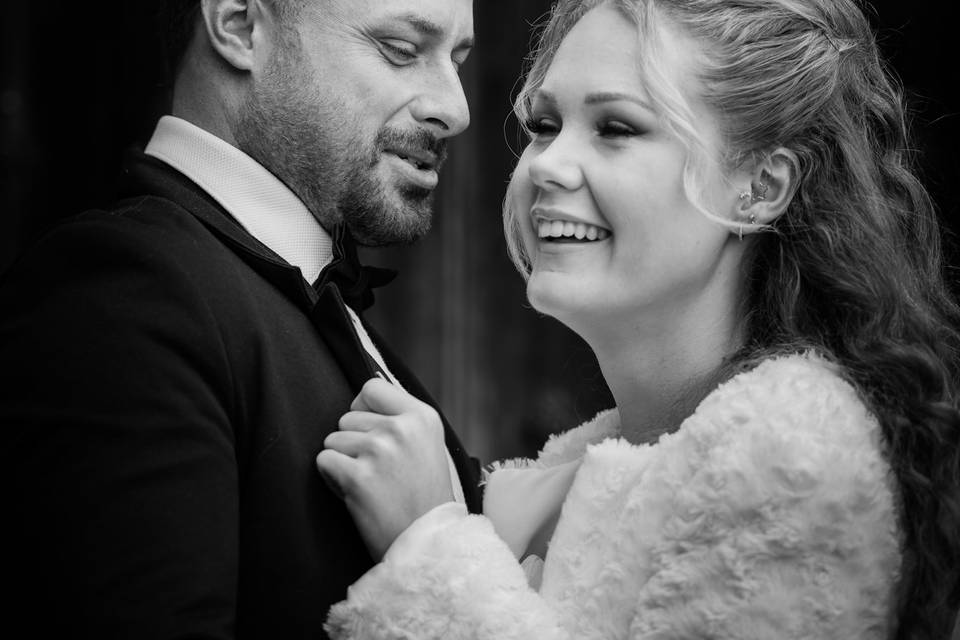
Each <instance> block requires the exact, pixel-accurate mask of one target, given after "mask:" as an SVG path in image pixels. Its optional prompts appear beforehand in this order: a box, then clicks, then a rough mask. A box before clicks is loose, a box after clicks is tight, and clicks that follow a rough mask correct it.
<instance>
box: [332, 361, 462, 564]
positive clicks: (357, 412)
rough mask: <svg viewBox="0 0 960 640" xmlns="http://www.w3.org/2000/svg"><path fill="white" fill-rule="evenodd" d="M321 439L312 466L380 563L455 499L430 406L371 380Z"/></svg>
mask: <svg viewBox="0 0 960 640" xmlns="http://www.w3.org/2000/svg"><path fill="white" fill-rule="evenodd" d="M350 409H351V410H350V412H348V413H346V414H344V415H343V417H341V418H340V430H339V431H335V432H333V433H331V434H330V435H328V436H327V438H326V440H324V443H323V444H324V446H325V447H326V449H324V450H323V451H321V452H320V454H319V455H318V456H317V469H319V470H320V474H321V475H322V476H323V478H324V480H326V481H327V484H328V485H329V486H330V487H331V489H333V490H334V491H335V492H337V493H338V494H339V495H340V496H341V497H343V499H344V501H345V502H346V505H347V509H348V510H349V511H350V515H351V516H353V520H354V522H355V523H356V525H357V528H358V529H359V530H360V533H361V535H362V536H363V539H364V542H366V544H367V549H368V550H369V551H370V554H371V555H372V556H373V558H374V559H375V560H380V559H382V558H383V555H384V554H385V553H386V551H387V549H389V548H390V545H391V544H393V541H394V540H395V539H396V538H397V536H398V535H400V534H401V533H402V532H403V531H404V530H405V529H406V528H407V527H408V526H410V524H411V523H412V522H413V521H414V520H416V519H417V518H419V517H420V516H421V515H423V514H424V513H426V512H427V511H429V510H431V509H433V508H434V507H436V506H437V505H440V504H443V503H444V502H449V501H451V500H453V489H452V487H451V480H450V470H449V463H448V461H447V450H446V446H445V445H444V442H443V423H442V422H441V421H440V416H439V415H438V414H437V412H436V411H435V410H434V409H433V407H431V406H429V405H427V404H425V403H423V402H421V401H420V400H418V399H416V398H414V397H413V396H411V395H410V394H408V393H407V392H405V391H403V390H402V389H400V388H399V387H397V386H395V385H392V384H390V383H389V382H387V381H386V380H382V379H380V378H373V379H371V380H368V381H367V383H366V384H364V385H363V389H361V390H360V393H359V394H358V395H357V397H356V398H354V400H353V403H352V404H351V405H350Z"/></svg>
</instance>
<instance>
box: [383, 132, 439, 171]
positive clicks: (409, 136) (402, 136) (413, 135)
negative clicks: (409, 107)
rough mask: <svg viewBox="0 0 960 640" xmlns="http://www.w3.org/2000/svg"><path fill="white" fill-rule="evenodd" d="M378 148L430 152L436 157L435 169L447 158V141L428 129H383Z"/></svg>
mask: <svg viewBox="0 0 960 640" xmlns="http://www.w3.org/2000/svg"><path fill="white" fill-rule="evenodd" d="M376 148H377V149H378V150H380V151H382V150H384V149H408V150H417V151H426V152H429V153H430V154H432V155H433V156H434V157H435V158H436V165H435V166H434V169H435V170H439V169H440V167H441V166H442V165H443V163H444V162H445V161H446V159H447V141H446V140H444V139H442V138H438V137H436V136H435V135H433V134H432V133H430V132H429V131H427V130H426V129H415V130H413V131H404V130H401V129H381V130H380V133H378V134H377V139H376Z"/></svg>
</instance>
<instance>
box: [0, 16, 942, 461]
mask: <svg viewBox="0 0 960 640" xmlns="http://www.w3.org/2000/svg"><path fill="white" fill-rule="evenodd" d="M156 4H157V3H155V2H135V1H130V2H119V3H118V2H103V3H100V2H91V3H82V4H74V3H70V4H67V3H63V2H52V3H51V2H36V3H29V2H12V3H8V4H7V6H5V7H4V16H3V21H2V27H0V28H2V44H0V46H2V48H3V49H2V51H3V53H2V59H0V60H2V63H0V67H2V68H0V78H2V85H0V166H2V186H0V271H3V270H4V269H5V268H6V267H7V266H8V265H9V264H10V263H11V261H13V260H14V259H15V256H16V255H17V253H18V252H19V251H20V250H22V249H23V247H24V246H25V245H27V244H28V243H29V242H30V241H31V240H32V239H33V238H35V237H36V235H37V234H38V233H40V232H41V231H42V230H43V229H44V228H45V227H47V226H48V225H49V224H51V223H52V222H54V221H56V220H58V219H60V218H62V217H63V216H67V215H70V214H73V213H76V212H79V211H81V210H83V209H85V208H90V207H95V206H98V205H104V204H107V203H109V202H110V200H111V198H112V196H113V193H114V189H115V187H116V184H117V177H118V174H119V165H120V158H121V154H122V151H123V149H124V148H125V147H127V146H129V145H131V144H138V145H143V144H145V142H146V140H147V139H148V138H149V135H150V133H151V131H152V128H153V125H154V123H155V121H156V119H157V117H159V115H160V114H161V113H162V111H163V106H162V105H163V95H164V92H163V85H162V76H163V74H162V67H161V60H160V56H159V53H158V51H159V45H158V39H157V29H156V26H155V23H154V21H153V18H152V12H153V11H154V8H155V6H156ZM549 4H550V3H549V0H481V1H480V2H477V3H476V5H475V7H476V9H475V28H476V33H477V48H476V50H475V51H474V54H473V55H472V56H471V58H470V60H469V61H468V62H467V64H466V65H465V66H464V69H463V79H464V85H465V89H466V92H467V98H468V100H469V102H470V105H471V113H472V122H473V123H472V125H471V127H470V129H469V130H468V132H467V133H465V134H463V135H462V136H460V137H459V138H457V139H456V140H455V141H454V143H453V144H452V145H451V154H450V160H449V162H448V164H447V167H446V170H445V174H444V176H443V179H442V180H441V189H440V191H439V193H438V200H437V216H436V222H435V225H434V230H433V231H432V232H431V234H430V236H429V237H428V238H426V239H425V240H423V241H421V242H420V243H419V244H418V245H417V246H415V247H412V248H404V249H390V250H379V251H367V252H366V255H365V259H367V260H368V261H369V262H373V263H377V264H381V265H385V266H391V267H394V268H399V269H400V270H401V276H400V278H398V280H397V281H396V282H395V283H394V284H393V285H392V286H391V287H390V288H388V289H386V290H381V292H380V293H378V303H377V305H376V306H375V307H374V308H373V309H372V310H371V312H370V318H371V320H372V321H373V322H374V324H375V325H376V326H377V327H378V328H380V329H381V331H382V333H384V334H385V335H386V336H387V338H388V339H389V340H390V341H391V343H392V344H393V346H394V347H395V348H396V350H397V351H399V352H400V353H401V354H403V355H404V356H405V357H406V358H407V360H408V362H409V363H410V365H411V366H412V368H413V369H414V370H415V371H417V372H418V373H419V374H420V376H421V378H422V379H423V381H424V383H425V384H426V386H427V388H429V389H430V390H431V391H432V392H433V393H434V395H435V396H436V397H437V398H438V400H439V401H440V403H441V405H442V406H443V407H444V409H445V412H446V413H447V415H448V416H449V418H450V419H451V422H452V423H453V424H454V425H455V426H456V427H457V428H458V430H459V431H460V433H461V434H462V435H463V437H464V440H465V441H466V444H467V446H468V448H469V449H470V450H471V452H472V453H474V455H478V456H479V457H481V458H482V459H483V460H484V461H489V460H491V459H494V458H500V457H504V456H516V455H529V454H531V453H533V452H535V451H536V450H537V449H538V448H539V447H540V445H541V444H542V442H543V440H544V438H545V437H546V435H547V434H548V433H551V432H554V431H557V430H560V429H563V428H568V427H570V426H573V425H574V424H576V423H578V422H580V421H582V420H584V419H587V418H589V417H591V416H592V415H593V414H594V413H595V412H596V411H597V410H598V409H600V408H603V407H606V406H610V404H611V402H612V401H611V400H610V397H609V393H608V391H607V390H606V387H605V385H604V383H603V381H602V379H601V378H600V374H599V372H598V370H597V366H596V362H595V360H594V359H593V356H592V355H591V353H590V351H589V350H588V349H587V347H586V346H585V345H584V344H583V343H582V342H581V341H580V340H579V339H578V338H576V336H574V335H573V334H572V333H570V332H569V331H567V330H566V329H565V328H564V327H562V326H561V325H560V324H559V323H557V322H556V321H554V320H552V319H550V318H544V317H540V316H539V315H538V314H537V313H535V312H534V311H532V310H531V309H530V308H529V306H528V305H527V304H526V302H525V299H524V293H523V283H522V281H521V279H520V277H519V275H517V274H516V272H515V271H514V270H513V267H512V265H511V264H510V262H509V260H508V259H507V256H506V251H505V249H504V244H503V239H502V235H501V226H500V204H501V200H502V198H503V191H504V187H505V184H506V180H507V176H508V174H509V172H510V169H511V167H512V165H513V163H514V160H515V153H516V152H517V151H518V150H519V148H520V141H521V138H520V136H519V134H518V132H517V127H516V123H515V121H514V120H513V119H512V117H511V116H510V100H511V98H512V97H513V95H515V91H516V89H517V87H518V78H519V75H520V71H521V63H522V59H523V56H524V55H525V54H526V51H527V48H528V44H529V41H530V27H531V25H532V24H534V23H536V22H537V21H538V20H539V18H540V17H541V16H542V15H543V14H544V12H545V11H546V10H547V9H548V7H549ZM946 4H947V3H944V5H940V7H942V6H945V5H946ZM945 11H946V10H945V9H943V8H939V7H936V6H935V4H934V3H933V2H913V3H906V2H902V1H901V0H878V1H876V2H873V3H872V6H870V9H869V13H870V14H871V19H872V20H873V22H874V25H875V26H876V28H877V30H878V33H879V35H880V41H881V46H882V48H883V51H884V53H885V54H886V56H887V57H888V59H889V60H890V62H891V63H892V66H893V68H894V69H895V71H896V72H897V74H898V75H899V76H900V78H901V79H902V81H903V83H904V86H905V88H906V90H907V93H908V98H909V101H910V105H911V107H912V110H913V113H914V115H915V119H914V123H915V125H914V126H915V134H916V138H917V142H918V143H919V147H920V149H921V150H922V152H923V154H922V156H921V166H922V168H923V172H924V175H925V177H926V181H927V184H928V185H929V187H930V188H931V192H932V193H933V195H934V198H935V200H936V201H937V203H938V204H939V207H940V211H941V214H942V216H943V219H944V222H945V225H946V227H947V228H948V230H950V231H951V232H955V231H956V230H957V229H958V228H960V211H958V198H957V196H956V192H955V191H954V189H955V187H956V183H957V180H958V178H960V152H958V149H957V145H958V142H960V132H958V123H960V115H958V111H960V102H958V100H957V98H956V96H955V95H954V91H953V85H954V84H955V77H956V67H955V64H954V63H952V62H950V61H949V60H948V59H947V56H946V54H945V52H946V51H948V50H953V49H954V47H953V46H951V44H950V43H952V42H953V40H952V39H953V38H954V37H956V35H955V31H954V29H953V28H952V23H951V21H949V20H948V19H947V17H946V15H945V13H944V12H945ZM950 261H951V263H952V264H957V260H956V253H954V252H952V250H951V253H950ZM2 304H3V302H2V301H0V305H2ZM65 321H68V319H65ZM0 366H2V363H0Z"/></svg>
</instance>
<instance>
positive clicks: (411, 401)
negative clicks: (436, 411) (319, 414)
mask: <svg viewBox="0 0 960 640" xmlns="http://www.w3.org/2000/svg"><path fill="white" fill-rule="evenodd" d="M427 406H428V405H426V404H424V403H423V402H421V401H420V400H418V399H416V398H415V397H413V396H412V395H410V394H409V393H407V392H406V391H404V390H403V389H401V388H400V387H398V386H396V385H394V384H391V383H389V382H387V381H386V380H384V379H383V378H371V379H370V380H367V382H366V383H365V384H364V385H363V388H362V389H360V393H359V394H357V397H356V398H354V400H353V403H352V404H351V405H350V409H351V410H353V411H372V412H374V413H379V414H381V415H387V416H394V415H399V414H401V413H404V412H407V411H415V410H418V409H421V408H423V407H427Z"/></svg>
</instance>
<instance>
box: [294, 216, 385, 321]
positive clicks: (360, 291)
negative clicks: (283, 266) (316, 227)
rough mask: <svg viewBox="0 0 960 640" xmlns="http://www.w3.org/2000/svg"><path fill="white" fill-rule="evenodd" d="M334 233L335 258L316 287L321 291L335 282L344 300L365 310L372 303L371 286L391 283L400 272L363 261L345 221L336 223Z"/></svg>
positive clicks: (316, 283) (354, 307)
mask: <svg viewBox="0 0 960 640" xmlns="http://www.w3.org/2000/svg"><path fill="white" fill-rule="evenodd" d="M332 236H333V259H332V260H331V261H330V264H328V265H327V266H326V267H324V268H323V271H321V272H320V277H319V278H317V281H316V282H315V283H314V284H313V288H314V289H315V290H316V291H317V292H318V293H319V292H320V291H322V290H323V287H324V286H326V285H327V284H335V285H337V288H338V289H339V290H340V295H341V296H342V297H343V301H344V302H346V303H347V304H348V305H350V306H351V307H352V308H353V309H354V310H355V311H358V312H359V311H363V310H365V309H367V308H369V307H370V306H371V305H372V304H373V291H372V290H373V289H374V288H376V287H382V286H383V285H385V284H388V283H390V282H391V281H392V280H393V279H394V278H395V277H397V272H396V271H394V270H393V269H381V268H379V267H366V266H363V265H361V264H360V258H359V256H358V255H357V246H356V244H355V242H354V240H353V237H351V235H350V232H349V231H347V229H346V226H345V225H343V224H338V225H336V226H335V227H334V228H333V234H332Z"/></svg>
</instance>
